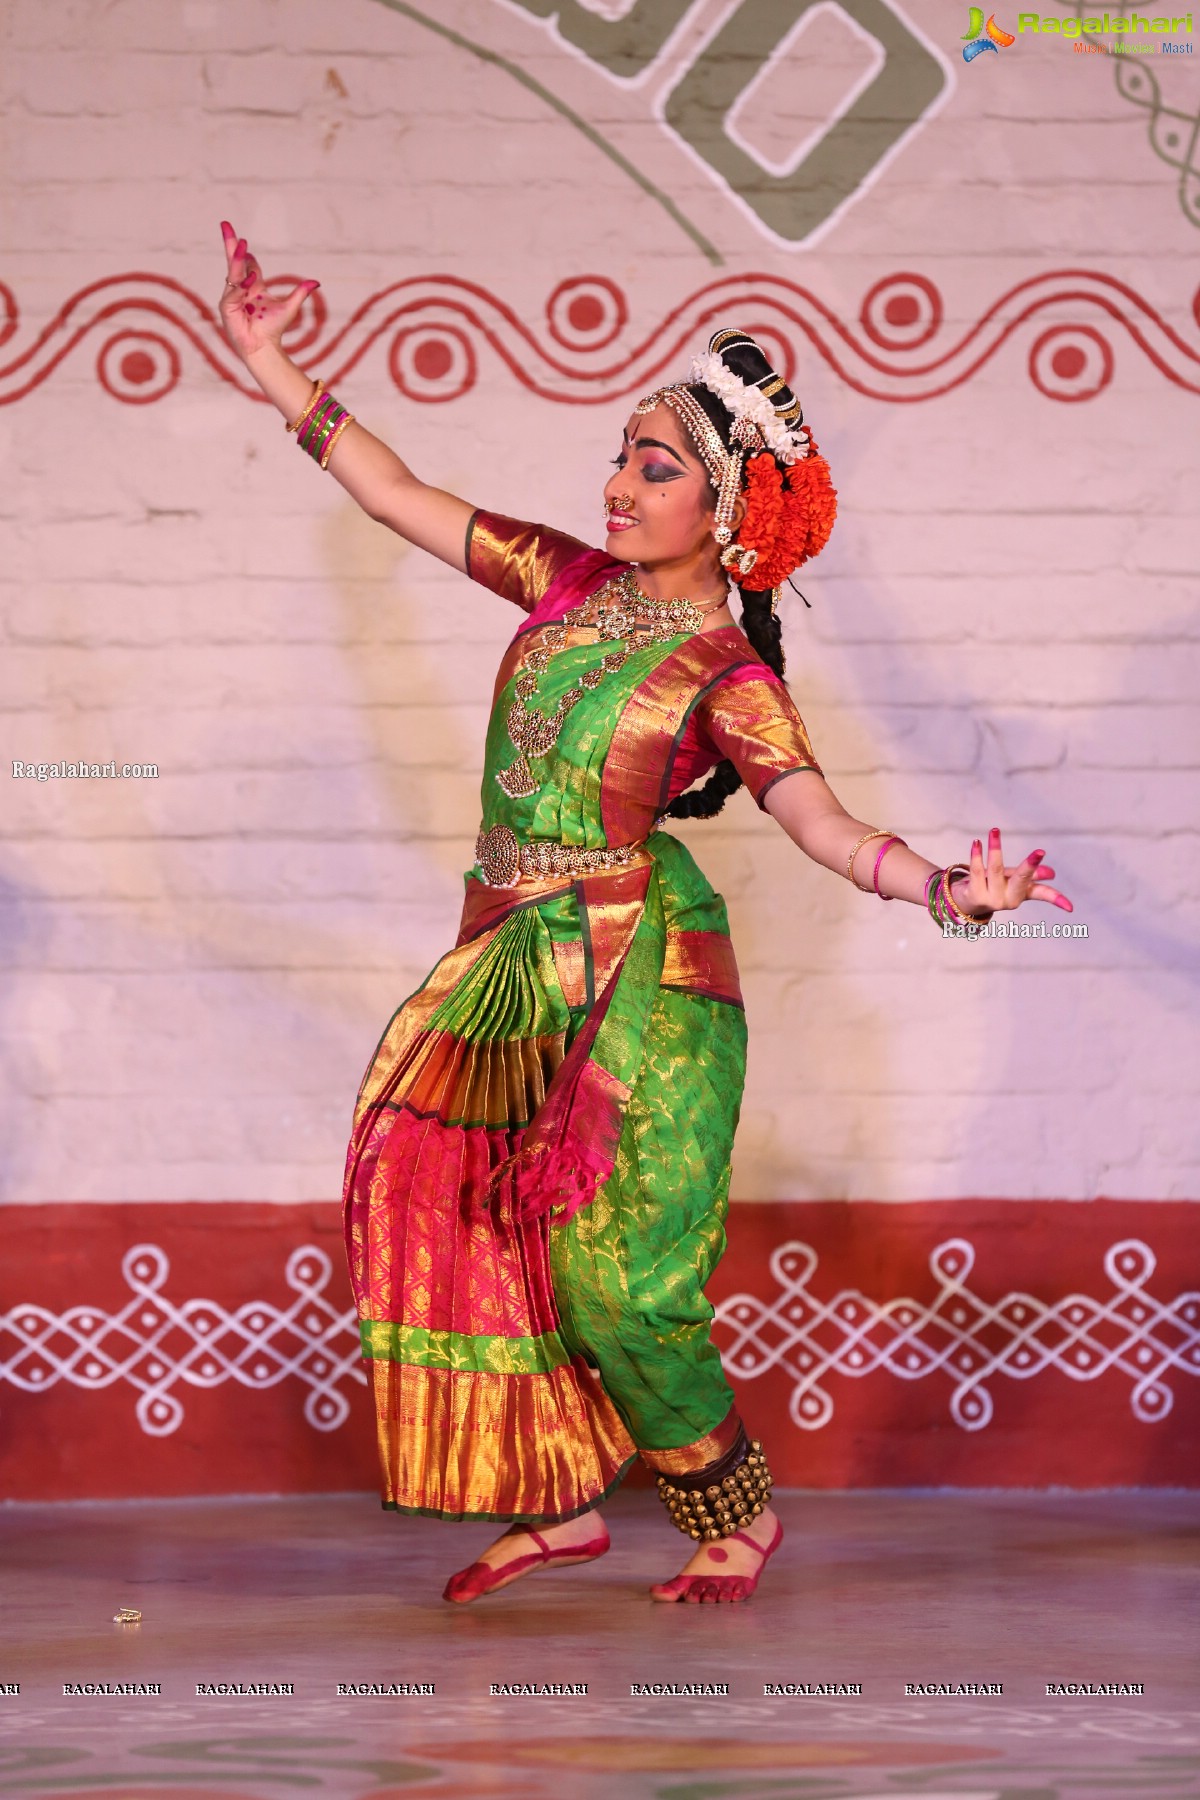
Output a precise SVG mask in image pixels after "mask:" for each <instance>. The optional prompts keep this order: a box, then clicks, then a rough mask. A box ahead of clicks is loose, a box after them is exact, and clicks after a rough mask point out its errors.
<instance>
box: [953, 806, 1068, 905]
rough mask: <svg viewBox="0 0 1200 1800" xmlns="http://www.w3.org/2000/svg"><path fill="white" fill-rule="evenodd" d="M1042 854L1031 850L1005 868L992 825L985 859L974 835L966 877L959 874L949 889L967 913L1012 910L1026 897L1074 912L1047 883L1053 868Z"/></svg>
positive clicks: (998, 835) (981, 847) (1063, 897)
mask: <svg viewBox="0 0 1200 1800" xmlns="http://www.w3.org/2000/svg"><path fill="white" fill-rule="evenodd" d="M1045 855H1046V852H1045V851H1044V850H1031V851H1030V852H1029V855H1028V856H1027V857H1025V859H1024V861H1023V862H1019V863H1018V864H1017V865H1016V867H1015V868H1012V869H1009V868H1006V867H1005V864H1004V852H1003V851H1002V849H1001V847H1000V832H999V830H998V829H997V828H996V827H995V826H993V827H992V830H991V831H990V832H989V833H988V852H987V861H986V862H985V861H984V856H983V844H982V842H981V840H980V839H979V838H976V839H975V841H974V843H973V844H972V845H971V874H970V877H969V878H964V877H963V876H961V875H960V876H959V877H958V879H957V880H956V881H954V882H952V883H951V887H950V892H951V894H952V895H953V897H954V899H955V900H956V901H957V903H958V904H959V906H961V907H962V909H963V911H964V912H969V913H985V912H1013V911H1015V910H1016V908H1017V907H1018V906H1021V905H1022V904H1023V903H1024V902H1025V901H1026V900H1045V901H1047V902H1048V903H1049V904H1050V905H1051V906H1058V907H1061V909H1062V910H1063V912H1074V910H1075V908H1074V907H1073V906H1072V905H1071V902H1070V901H1069V900H1068V899H1067V896H1066V895H1065V894H1062V893H1060V892H1059V890H1058V889H1057V888H1053V887H1050V886H1048V885H1047V883H1048V881H1049V880H1052V879H1053V877H1054V870H1053V869H1051V868H1049V867H1048V866H1047V865H1046V862H1045V860H1044V859H1045Z"/></svg>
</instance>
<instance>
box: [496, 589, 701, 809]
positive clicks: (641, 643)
mask: <svg viewBox="0 0 1200 1800" xmlns="http://www.w3.org/2000/svg"><path fill="white" fill-rule="evenodd" d="M728 597H729V596H728V593H727V592H726V593H724V594H722V595H721V597H720V599H718V600H710V601H709V602H708V603H707V604H706V605H704V606H697V605H696V604H695V603H694V602H693V601H691V600H685V599H682V598H676V599H674V600H653V599H651V597H650V595H649V594H643V592H642V590H641V588H640V587H639V586H638V584H637V577H636V576H635V575H634V574H633V571H632V570H630V569H626V570H625V571H624V572H623V573H622V574H620V575H615V576H614V577H613V579H612V580H611V581H606V582H605V583H604V586H603V587H602V588H600V589H598V590H597V592H596V593H594V594H590V595H589V596H588V598H587V599H586V600H584V601H581V602H580V604H579V605H578V606H573V607H572V608H571V610H570V612H567V613H564V614H563V616H562V618H561V619H560V620H558V621H557V622H556V623H555V624H553V625H548V626H547V627H546V630H545V631H544V632H543V634H542V641H541V643H540V644H539V645H538V646H537V648H536V649H535V650H532V651H531V652H530V654H529V657H528V659H527V661H526V663H525V667H524V668H523V669H522V671H521V673H520V674H519V675H518V676H517V679H516V681H515V682H514V683H513V693H514V695H515V699H514V700H513V703H512V705H511V706H510V707H509V709H508V719H507V721H506V722H507V725H508V735H509V737H510V739H511V740H512V744H513V748H514V749H515V750H516V751H517V753H518V754H517V757H516V760H515V761H514V762H511V763H509V765H508V767H507V768H506V769H500V770H499V771H498V772H497V774H496V780H497V782H498V783H499V784H500V786H501V787H502V788H503V790H504V792H505V793H506V794H507V795H508V797H509V799H510V800H523V799H526V798H528V796H529V795H530V794H536V793H537V791H538V787H539V786H540V783H539V782H537V781H536V780H535V779H534V775H533V771H532V769H531V768H530V767H529V758H530V757H531V756H545V755H547V754H548V753H549V751H551V750H552V749H553V748H554V746H555V744H556V743H557V742H558V734H559V732H560V731H561V730H562V728H563V725H564V724H565V722H566V717H567V714H568V713H569V712H570V711H571V709H572V707H574V706H577V705H578V704H579V702H580V701H581V700H582V699H583V696H584V695H585V694H586V693H589V692H590V691H591V690H592V689H593V688H598V687H599V686H600V683H601V682H602V681H603V679H604V677H605V675H608V674H615V673H616V671H617V670H618V669H621V668H624V666H625V664H626V663H627V662H628V661H629V658H630V657H631V656H632V655H633V654H634V652H635V651H636V650H641V649H643V648H644V647H645V646H646V645H647V644H663V643H666V642H667V641H668V640H669V639H670V638H673V637H690V636H691V635H692V634H693V633H694V632H697V631H699V630H700V626H701V623H702V621H703V620H704V619H705V617H706V616H707V615H708V614H709V613H712V612H718V611H719V610H720V608H721V607H722V606H724V605H725V603H726V601H727V600H728ZM571 631H595V632H596V633H597V634H598V636H599V638H600V641H601V643H611V644H614V645H615V646H616V648H614V649H612V650H610V651H609V652H608V653H607V655H606V656H604V657H603V659H602V660H601V661H600V662H599V663H597V664H596V665H595V666H594V667H592V668H590V669H585V670H584V672H583V674H582V675H581V676H580V677H579V680H578V681H577V682H576V683H575V685H574V687H570V688H568V689H567V691H566V693H565V694H563V696H562V697H561V699H560V700H559V702H558V704H557V705H556V707H555V708H554V711H553V712H552V713H543V712H535V711H531V710H530V709H529V707H528V706H527V704H526V702H527V701H530V700H533V699H534V698H535V696H536V694H537V687H538V676H539V675H540V674H541V673H542V671H543V670H544V669H545V668H546V667H547V665H548V664H549V662H550V659H551V657H552V656H554V655H555V653H556V652H557V651H559V650H561V649H562V648H563V646H564V645H565V643H566V641H567V636H568V634H569V633H570V632H571Z"/></svg>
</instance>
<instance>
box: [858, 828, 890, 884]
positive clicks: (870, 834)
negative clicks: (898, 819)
mask: <svg viewBox="0 0 1200 1800" xmlns="http://www.w3.org/2000/svg"><path fill="white" fill-rule="evenodd" d="M896 835H897V834H896V832H894V831H883V830H880V831H866V832H864V833H863V835H862V837H860V838H859V840H858V842H857V844H855V846H854V848H853V850H852V851H851V852H850V855H849V857H848V858H847V861H846V879H847V881H853V882H854V885H855V887H856V888H857V889H858V891H859V893H860V894H873V893H874V892H875V890H874V888H869V887H863V886H862V884H861V883H860V882H858V881H855V879H854V859H855V857H856V856H857V855H858V853H859V851H860V850H861V849H862V847H863V845H864V844H866V843H869V842H870V840H871V839H872V838H877V837H895V836H896Z"/></svg>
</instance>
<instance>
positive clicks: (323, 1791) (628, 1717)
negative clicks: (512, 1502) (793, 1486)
mask: <svg viewBox="0 0 1200 1800" xmlns="http://www.w3.org/2000/svg"><path fill="white" fill-rule="evenodd" d="M778 1507H779V1511H780V1513H781V1514H782V1516H783V1519H784V1522H785V1524H786V1526H787V1528H788V1534H789V1535H788V1538H787V1541H786V1543H785V1544H784V1546H783V1548H782V1550H781V1551H780V1552H779V1553H778V1555H777V1556H776V1557H775V1559H774V1561H773V1563H772V1564H771V1567H770V1569H769V1571H768V1577H767V1579H765V1581H764V1585H763V1587H762V1588H761V1589H760V1591H759V1593H758V1595H757V1596H756V1597H755V1598H754V1599H753V1600H752V1601H751V1602H750V1603H749V1604H747V1605H744V1606H739V1607H732V1608H726V1607H685V1606H673V1607H669V1606H658V1605H655V1604H653V1603H652V1602H651V1601H650V1600H649V1599H648V1598H647V1596H646V1593H645V1589H646V1586H647V1584H648V1582H649V1581H651V1580H652V1579H656V1578H659V1577H661V1576H662V1575H663V1574H664V1573H667V1572H671V1571H673V1569H674V1568H675V1567H676V1566H677V1564H678V1561H679V1560H680V1551H681V1545H682V1540H681V1539H680V1538H679V1537H678V1535H677V1534H676V1533H675V1532H674V1531H673V1530H672V1529H671V1528H670V1527H669V1526H668V1525H667V1523H666V1521H665V1518H664V1516H663V1514H662V1512H661V1508H660V1507H659V1506H658V1503H657V1501H656V1500H655V1499H654V1497H653V1495H651V1494H649V1493H645V1492H640V1493H635V1492H628V1493H623V1494H621V1495H619V1496H618V1497H617V1499H616V1500H615V1501H614V1502H613V1503H612V1505H611V1506H610V1507H609V1509H608V1512H607V1515H606V1516H607V1517H608V1519H609V1523H610V1527H611V1529H612V1534H613V1539H614V1543H613V1549H612V1551H611V1552H610V1554H609V1555H608V1556H607V1557H606V1558H604V1560H603V1561H601V1562H599V1563H597V1564H595V1565H594V1566H592V1567H587V1568H583V1569H577V1570H570V1571H566V1570H564V1571H561V1572H554V1571H550V1572H547V1573H540V1574H535V1575H533V1576H531V1577H530V1578H528V1579H527V1580H524V1581H522V1582H519V1583H517V1584H516V1585H514V1586H513V1587H512V1588H510V1589H508V1590H506V1591H505V1592H503V1593H500V1594H497V1595H494V1596H491V1597H489V1598H487V1599H484V1600H482V1601H480V1602H478V1603H477V1604H475V1605H473V1606H469V1607H451V1606H448V1605H446V1604H445V1603H444V1602H443V1601H442V1600H441V1599H440V1597H439V1596H440V1592H441V1588H442V1585H443V1582H444V1580H445V1577H446V1575H447V1574H448V1573H449V1572H450V1571H451V1570H452V1569H454V1568H456V1567H459V1566H461V1565H462V1564H464V1563H466V1562H469V1561H470V1560H471V1558H472V1556H473V1554H474V1552H475V1551H476V1550H477V1549H478V1548H479V1547H480V1546H482V1544H483V1543H485V1542H486V1541H487V1539H488V1536H489V1535H490V1531H489V1528H487V1527H479V1526H460V1527H457V1528H452V1527H450V1526H447V1525H442V1524H439V1523H437V1522H434V1521H430V1520H425V1519H400V1518H397V1517H395V1516H394V1515H390V1514H385V1513H383V1512H382V1511H381V1510H380V1509H379V1507H378V1506H377V1504H376V1503H375V1502H374V1501H373V1500H372V1499H371V1498H370V1497H368V1496H349V1497H348V1496H337V1497H332V1498H304V1499H288V1500H231V1501H176V1502H157V1503H127V1504H111V1505H78V1506H43V1507H35V1506H15V1507H8V1508H3V1509H0V1553H2V1558H3V1569H4V1573H3V1591H2V1596H0V1686H2V1687H4V1688H6V1689H9V1690H11V1688H12V1686H13V1685H14V1684H19V1688H20V1691H19V1693H13V1692H11V1691H7V1692H5V1693H4V1694H3V1697H0V1793H2V1794H3V1795H4V1797H5V1800H9V1797H10V1796H11V1797H13V1800H17V1797H25V1796H28V1797H29V1800H33V1797H34V1796H36V1797H37V1800H68V1797H69V1800H83V1796H85V1795H86V1796H89V1797H93V1796H96V1795H106V1796H108V1797H109V1800H166V1797H167V1796H171V1800H218V1797H220V1800H267V1797H268V1796H285V1797H286V1796H291V1795H296V1796H301V1795H313V1796H318V1797H320V1800H327V1797H333V1800H438V1797H442V1800H475V1797H476V1796H479V1797H481V1800H612V1797H615V1796H618V1795H619V1796H620V1797H621V1800H651V1797H653V1800H868V1797H870V1800H882V1797H883V1796H892V1795H908V1796H918V1797H920V1800H1059V1797H1060V1796H1061V1800H1098V1797H1099V1796H1101V1795H1103V1796H1105V1797H1109V1796H1122V1795H1131V1796H1137V1797H1138V1800H1143V1797H1148V1796H1151V1795H1153V1796H1155V1797H1160V1796H1161V1797H1164V1800H1167V1797H1171V1800H1173V1797H1175V1796H1182V1795H1197V1794H1200V1684H1198V1681H1197V1676H1198V1674H1200V1663H1198V1651H1200V1625H1198V1622H1200V1577H1198V1570H1197V1562H1198V1559H1197V1546H1198V1529H1197V1528H1198V1526H1200V1494H1184V1493H1177V1492H1172V1493H1163V1492H1159V1493H1108V1494H1090V1495H1080V1494H1049V1495H1047V1494H1025V1493H1016V1492H990V1493H978V1492H975V1493H954V1494H950V1493H913V1492H882V1493H881V1492H873V1493H853V1494H831V1493H821V1494H813V1493H793V1494H784V1495H781V1496H780V1497H779V1499H778ZM118 1606H133V1607H137V1608H140V1609H141V1612H142V1614H143V1619H142V1623H141V1624H140V1625H139V1626H119V1625H115V1624H113V1623H111V1619H112V1615H113V1614H114V1613H115V1612H116V1610H117V1608H118ZM238 1682H240V1683H244V1684H246V1685H247V1686H249V1685H251V1684H263V1683H266V1684H272V1685H276V1686H283V1685H284V1684H288V1683H290V1684H292V1687H293V1690H294V1691H293V1692H292V1693H291V1694H290V1695H289V1694H286V1693H280V1694H276V1695H271V1696H267V1697H259V1696H254V1695H249V1694H247V1695H243V1696H240V1697H236V1698H234V1697H230V1696H225V1697H222V1696H219V1695H213V1696H207V1695H206V1696H198V1695H197V1692H196V1687H197V1684H198V1683H205V1684H220V1683H238ZM88 1683H110V1684H112V1685H113V1686H114V1687H115V1686H116V1685H117V1684H120V1683H160V1684H161V1690H162V1691H161V1694H159V1695H143V1696H132V1697H130V1696H123V1695H121V1694H118V1693H114V1694H109V1695H88V1694H79V1695H66V1694H64V1692H63V1688H64V1684H88ZM352 1683H364V1684H370V1683H377V1684H396V1685H401V1684H406V1683H407V1684H411V1685H412V1686H414V1687H421V1686H428V1685H430V1684H432V1686H433V1688H434V1692H433V1694H432V1695H430V1694H424V1695H422V1694H419V1693H417V1694H397V1695H389V1696H386V1697H383V1696H357V1697H352V1696H349V1695H339V1693H338V1686H339V1684H342V1685H348V1684H352ZM576 1683H586V1684H587V1692H586V1695H573V1694H538V1695H511V1694H503V1693H501V1694H493V1693H492V1687H493V1684H495V1685H496V1686H503V1685H504V1684H509V1685H518V1684H532V1685H536V1686H539V1687H540V1686H544V1685H545V1686H549V1685H553V1684H560V1685H570V1684H576ZM972 1683H975V1684H981V1685H990V1684H997V1683H999V1684H1002V1687H1003V1692H1002V1693H1001V1694H987V1693H982V1694H978V1693H977V1694H936V1693H932V1694H931V1693H926V1694H921V1693H916V1694H908V1693H906V1691H905V1688H906V1684H927V1685H928V1684H946V1685H949V1686H953V1687H957V1686H959V1685H960V1684H963V1685H966V1684H972ZM1050 1683H1074V1684H1088V1683H1093V1684H1110V1683H1111V1684H1116V1685H1118V1686H1120V1685H1126V1686H1131V1685H1133V1684H1141V1687H1142V1690H1143V1691H1142V1692H1141V1693H1140V1694H1119V1693H1118V1694H1110V1695H1102V1694H1083V1693H1077V1694H1074V1695H1071V1694H1055V1695H1048V1694H1047V1691H1046V1690H1047V1685H1048V1684H1050ZM633 1684H678V1685H681V1686H682V1685H685V1684H702V1685H704V1686H712V1687H718V1686H722V1685H727V1687H728V1692H727V1693H714V1694H707V1695H704V1696H702V1697H685V1696H680V1695H673V1696H667V1695H657V1696H656V1695H635V1694H633V1693H631V1691H630V1690H631V1686H632V1685H633ZM764 1684H779V1685H786V1684H791V1685H793V1686H794V1687H801V1686H802V1684H810V1685H811V1686H812V1687H817V1686H819V1685H821V1684H825V1685H829V1686H833V1687H839V1686H840V1687H852V1686H854V1685H855V1684H857V1685H858V1686H859V1687H860V1688H861V1692H857V1693H849V1694H845V1693H843V1694H838V1693H834V1694H832V1695H828V1694H827V1695H825V1696H820V1695H818V1694H814V1693H805V1692H803V1691H802V1692H800V1693H794V1694H792V1695H779V1696H776V1697H766V1696H764V1693H763V1688H764Z"/></svg>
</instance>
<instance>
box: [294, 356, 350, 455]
mask: <svg viewBox="0 0 1200 1800" xmlns="http://www.w3.org/2000/svg"><path fill="white" fill-rule="evenodd" d="M353 423H354V415H353V413H348V412H347V411H346V409H345V407H344V406H343V405H342V404H341V402H340V401H339V400H335V399H334V397H333V395H332V394H331V393H330V392H329V390H328V389H327V388H326V387H325V386H324V384H323V382H322V381H321V378H320V376H319V375H318V377H317V379H316V380H315V381H314V382H313V390H312V393H311V394H310V396H309V400H308V405H307V406H306V407H305V408H304V411H303V412H302V413H301V414H300V417H299V418H298V419H296V420H294V421H293V423H292V424H290V425H289V426H288V427H287V429H288V431H289V432H291V431H294V432H295V434H296V442H297V443H298V444H299V446H300V448H301V449H302V450H306V451H307V452H308V454H309V455H310V456H311V457H312V459H313V461H314V462H315V463H318V464H319V465H320V466H321V468H322V469H327V468H328V467H329V459H330V457H331V456H332V455H333V447H334V445H335V444H336V443H337V441H338V439H339V438H340V437H341V435H342V433H343V431H345V429H346V427H347V425H353Z"/></svg>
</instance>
